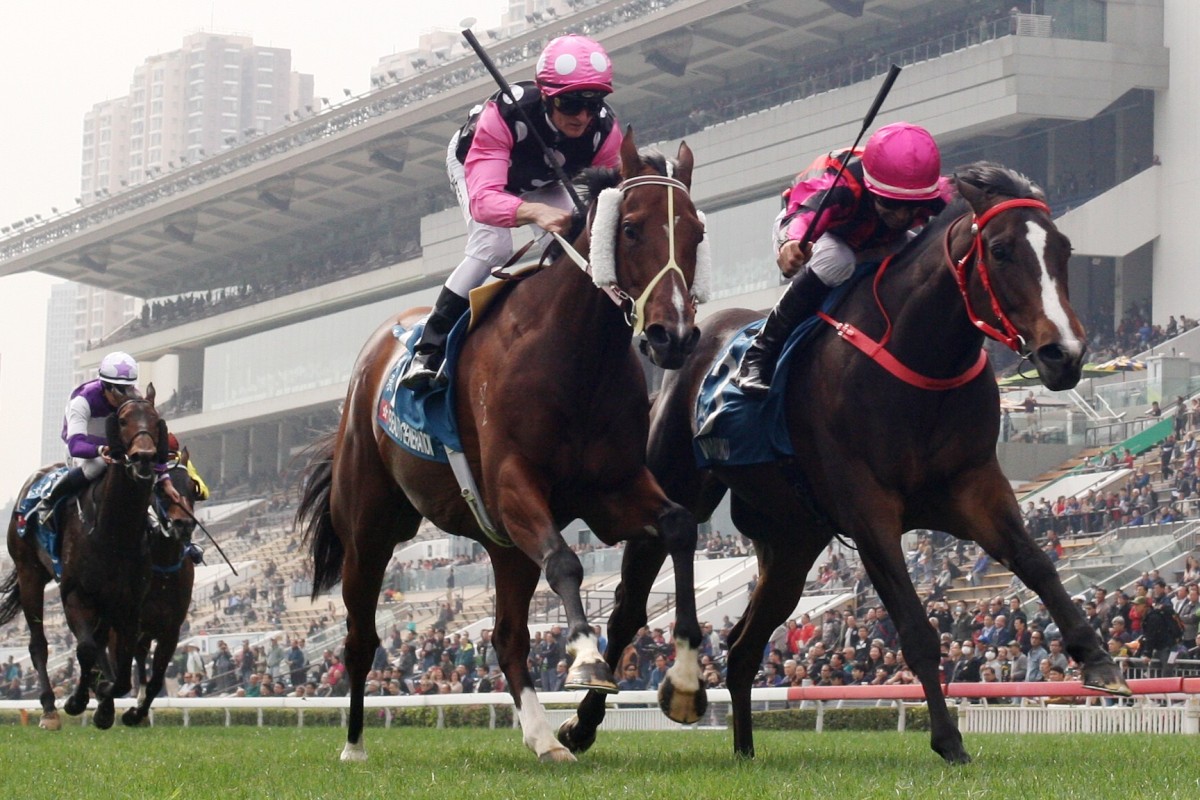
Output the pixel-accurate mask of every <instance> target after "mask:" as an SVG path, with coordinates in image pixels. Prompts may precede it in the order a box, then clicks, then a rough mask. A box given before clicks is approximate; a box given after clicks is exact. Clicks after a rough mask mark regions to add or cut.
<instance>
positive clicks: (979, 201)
mask: <svg viewBox="0 0 1200 800" xmlns="http://www.w3.org/2000/svg"><path fill="white" fill-rule="evenodd" d="M954 187H955V188H956V189H958V193H959V194H960V195H962V198H963V199H964V200H966V201H967V203H968V204H970V206H971V210H972V211H974V212H975V216H979V215H980V214H982V213H983V212H985V211H987V210H988V206H989V203H988V193H987V192H985V191H984V190H983V189H980V188H979V187H978V186H975V185H974V184H972V183H967V182H966V181H964V180H963V179H962V178H960V177H958V176H957V175H955V176H954Z"/></svg>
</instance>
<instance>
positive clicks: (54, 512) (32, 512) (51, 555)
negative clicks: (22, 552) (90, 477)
mask: <svg viewBox="0 0 1200 800" xmlns="http://www.w3.org/2000/svg"><path fill="white" fill-rule="evenodd" d="M67 471H68V468H67V467H65V466H63V467H57V468H56V469H52V470H50V471H49V472H47V473H46V474H45V475H43V476H41V477H40V478H38V479H37V480H36V481H34V482H33V484H32V485H30V487H29V491H28V492H27V493H26V495H25V497H23V498H22V499H21V500H20V502H18V503H17V535H18V536H20V537H21V538H22V539H24V538H25V537H26V536H31V535H32V536H33V537H35V541H36V542H37V544H38V548H37V551H38V558H40V559H41V561H42V565H43V566H45V567H46V569H47V570H48V571H49V572H50V574H52V575H53V576H54V579H55V580H59V579H61V578H62V537H61V536H60V535H59V532H58V518H59V509H61V508H62V504H63V503H64V502H65V501H67V500H69V499H71V497H72V496H73V495H69V496H67V497H64V498H62V499H61V500H59V501H58V502H57V503H56V504H55V505H54V507H53V508H49V509H47V508H38V506H39V505H40V504H41V502H42V501H43V500H44V499H45V498H46V497H48V496H49V495H50V492H51V491H53V490H54V487H55V486H57V485H58V482H59V481H60V480H62V479H63V477H64V476H65V475H66V474H67Z"/></svg>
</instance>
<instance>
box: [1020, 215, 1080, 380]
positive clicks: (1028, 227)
mask: <svg viewBox="0 0 1200 800" xmlns="http://www.w3.org/2000/svg"><path fill="white" fill-rule="evenodd" d="M1025 238H1026V239H1027V240H1028V241H1029V246H1030V247H1032V248H1033V254H1034V255H1035V256H1037V260H1038V265H1039V266H1040V267H1041V268H1042V280H1041V285H1042V311H1043V312H1045V314H1046V318H1047V319H1048V320H1050V321H1051V322H1053V323H1054V325H1055V327H1057V328H1058V331H1059V336H1060V337H1061V339H1062V342H1061V344H1062V347H1063V349H1064V350H1066V351H1067V352H1068V353H1070V354H1071V355H1072V356H1076V357H1078V356H1080V355H1081V354H1082V353H1083V343H1082V342H1080V341H1079V339H1077V338H1076V337H1075V332H1074V331H1072V330H1071V323H1070V316H1069V315H1068V314H1067V310H1066V308H1064V307H1063V304H1062V301H1061V300H1060V299H1059V293H1058V283H1057V282H1056V281H1055V280H1054V278H1052V277H1050V271H1049V270H1047V269H1046V260H1045V252H1046V229H1045V228H1043V227H1042V226H1041V225H1038V224H1037V223H1035V222H1032V221H1029V222H1026V223H1025Z"/></svg>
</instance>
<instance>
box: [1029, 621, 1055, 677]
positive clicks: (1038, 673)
mask: <svg viewBox="0 0 1200 800" xmlns="http://www.w3.org/2000/svg"><path fill="white" fill-rule="evenodd" d="M1049 656H1050V651H1049V650H1047V649H1046V647H1045V646H1044V645H1043V637H1042V632H1041V631H1039V630H1034V631H1031V632H1030V634H1029V652H1028V653H1026V654H1025V657H1026V658H1027V659H1028V664H1027V665H1026V672H1025V680H1027V681H1042V680H1045V679H1046V676H1045V674H1044V673H1043V672H1042V669H1041V663H1042V661H1044V660H1045V659H1047V658H1049Z"/></svg>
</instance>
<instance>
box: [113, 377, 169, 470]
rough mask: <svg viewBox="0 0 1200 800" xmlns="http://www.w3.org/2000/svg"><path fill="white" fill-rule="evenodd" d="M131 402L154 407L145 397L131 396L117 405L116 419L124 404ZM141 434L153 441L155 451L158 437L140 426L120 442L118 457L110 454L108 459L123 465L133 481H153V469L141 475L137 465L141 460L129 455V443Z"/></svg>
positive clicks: (119, 415) (139, 464)
mask: <svg viewBox="0 0 1200 800" xmlns="http://www.w3.org/2000/svg"><path fill="white" fill-rule="evenodd" d="M131 403H144V404H146V405H148V406H150V408H151V409H152V410H153V409H154V404H153V403H151V402H150V401H149V400H147V399H145V398H144V397H131V398H129V399H128V400H125V401H123V402H122V403H121V405H119V406H117V411H116V414H117V418H118V419H120V418H121V411H122V410H123V409H124V408H125V407H126V406H128V405H130V404H131ZM142 436H149V437H150V441H151V442H153V443H154V449H155V452H157V451H158V439H157V438H155V433H154V431H152V430H150V429H149V428H140V429H139V430H137V431H136V432H135V433H134V434H133V436H131V437H130V438H129V443H128V444H122V447H121V455H120V458H112V457H111V456H110V457H109V460H111V461H112V462H113V463H114V464H120V465H121V466H122V467H124V469H125V474H127V475H128V476H129V477H130V478H132V479H133V480H135V481H138V482H144V481H153V480H154V479H155V478H156V477H157V476H156V475H155V473H154V471H153V470H151V472H150V474H149V475H142V473H141V471H140V470H139V467H140V466H141V465H142V462H141V461H139V460H132V459H130V457H129V445H132V444H133V443H134V442H136V441H137V440H138V438H139V437H142Z"/></svg>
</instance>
